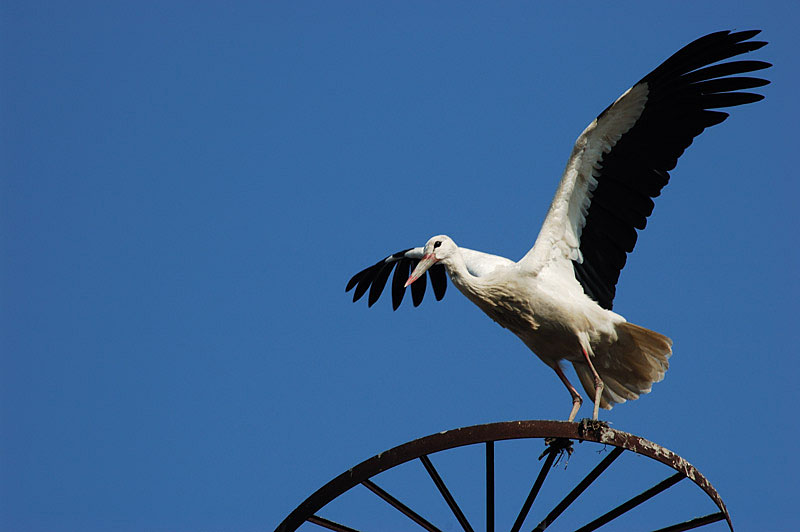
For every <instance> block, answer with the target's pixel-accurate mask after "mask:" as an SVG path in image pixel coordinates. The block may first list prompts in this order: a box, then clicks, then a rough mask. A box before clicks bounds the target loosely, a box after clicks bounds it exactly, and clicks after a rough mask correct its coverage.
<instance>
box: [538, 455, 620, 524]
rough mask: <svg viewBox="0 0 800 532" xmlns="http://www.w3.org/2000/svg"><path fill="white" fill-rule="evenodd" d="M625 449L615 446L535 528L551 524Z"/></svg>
mask: <svg viewBox="0 0 800 532" xmlns="http://www.w3.org/2000/svg"><path fill="white" fill-rule="evenodd" d="M624 450H625V449H623V448H622V447H614V450H613V451H611V452H610V453H608V456H606V457H605V458H603V460H602V461H601V462H600V463H599V464H597V465H596V466H595V468H594V469H592V470H591V472H589V474H588V475H586V477H584V479H583V480H581V481H580V482H579V483H578V485H577V486H575V487H574V488H573V489H572V491H570V492H569V493H568V494H567V496H566V497H564V498H563V499H562V500H561V502H560V503H558V504H557V505H556V507H555V508H553V510H552V511H551V512H550V513H549V514H547V517H545V518H544V519H543V520H542V522H541V523H539V524H538V525H536V528H535V529H534V530H536V531H540V530H544V529H546V528H547V527H548V526H550V524H552V522H553V521H555V520H556V518H557V517H558V516H559V515H561V514H562V513H563V512H564V510H566V509H567V508H568V507H569V505H570V504H572V503H573V502H575V499H577V498H578V497H579V496H580V494H581V493H583V492H584V490H585V489H586V488H588V487H589V486H590V485H591V484H592V482H594V481H595V480H597V477H599V476H600V475H601V474H602V473H603V471H605V470H606V468H608V466H610V465H611V464H612V462H614V460H616V459H617V457H618V456H619V455H621V454H622V451H624ZM551 456H552V454H551Z"/></svg>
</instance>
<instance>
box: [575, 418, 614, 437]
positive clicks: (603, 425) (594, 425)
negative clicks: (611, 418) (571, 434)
mask: <svg viewBox="0 0 800 532" xmlns="http://www.w3.org/2000/svg"><path fill="white" fill-rule="evenodd" d="M607 428H608V423H607V422H605V421H600V420H599V419H589V418H588V417H587V418H583V419H581V421H580V423H578V435H579V436H581V437H583V436H585V435H586V434H589V433H597V432H599V431H600V430H602V429H607Z"/></svg>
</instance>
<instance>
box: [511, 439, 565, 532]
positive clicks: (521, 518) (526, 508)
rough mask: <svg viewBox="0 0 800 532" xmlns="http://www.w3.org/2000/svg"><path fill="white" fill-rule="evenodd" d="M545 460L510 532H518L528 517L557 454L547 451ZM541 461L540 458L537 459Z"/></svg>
mask: <svg viewBox="0 0 800 532" xmlns="http://www.w3.org/2000/svg"><path fill="white" fill-rule="evenodd" d="M548 451H550V452H547V453H546V454H547V458H545V460H544V464H542V469H540V470H539V475H538V476H537V477H536V481H535V482H534V483H533V486H532V487H531V492H530V493H529V494H528V498H527V499H525V503H524V504H523V505H522V509H521V510H520V511H519V515H518V516H517V520H516V521H514V526H512V527H511V532H519V529H520V528H522V523H523V522H525V518H526V517H528V512H530V510H531V506H533V501H534V500H535V499H536V496H537V495H538V494H539V490H540V489H542V484H544V479H545V478H546V477H547V473H549V472H550V468H551V467H552V466H553V461H554V460H555V459H556V456H558V452H556V451H554V450H552V449H548ZM539 458H540V459H541V457H539Z"/></svg>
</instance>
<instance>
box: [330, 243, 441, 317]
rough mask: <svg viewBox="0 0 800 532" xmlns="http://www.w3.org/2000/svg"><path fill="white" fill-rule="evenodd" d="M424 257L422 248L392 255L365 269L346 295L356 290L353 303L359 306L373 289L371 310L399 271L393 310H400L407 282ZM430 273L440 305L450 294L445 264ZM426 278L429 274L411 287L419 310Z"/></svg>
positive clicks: (370, 294)
mask: <svg viewBox="0 0 800 532" xmlns="http://www.w3.org/2000/svg"><path fill="white" fill-rule="evenodd" d="M422 256H423V252H422V248H410V249H406V250H404V251H398V252H397V253H394V254H393V255H389V256H388V257H386V258H385V259H383V260H381V261H378V262H377V263H375V264H373V265H372V266H370V267H369V268H365V269H363V270H361V271H360V272H358V273H357V274H355V275H354V276H353V277H352V278H351V279H350V281H349V282H348V283H347V287H346V288H345V292H349V291H350V290H352V289H353V287H355V289H356V290H355V292H354V293H353V302H356V301H358V300H359V299H361V297H362V296H363V295H364V294H365V293H366V292H367V289H369V297H368V298H367V305H368V306H370V307H371V306H372V305H373V304H374V303H375V302H376V301H377V300H378V298H379V297H380V296H381V293H383V289H384V288H385V287H386V281H388V279H389V275H390V274H391V273H392V269H393V268H395V270H394V276H393V277H392V308H393V309H394V310H397V307H399V306H400V303H402V301H403V296H404V295H405V293H406V288H405V286H404V285H405V282H406V280H407V279H408V276H409V274H410V273H411V271H412V270H413V269H414V268H415V267H416V266H417V263H418V262H419V260H420V259H421V258H422ZM428 272H429V273H430V277H431V286H433V295H434V296H435V297H436V301H440V300H441V299H442V298H443V297H444V293H445V291H446V290H447V273H446V272H445V269H444V266H442V265H441V264H434V265H433V266H431V267H430V269H429V270H428ZM426 277H427V274H422V276H421V277H420V278H419V279H417V280H416V281H414V283H413V284H412V285H411V301H412V302H413V303H414V306H415V307H416V306H419V304H420V303H422V298H423V297H425V288H426V285H427V281H426Z"/></svg>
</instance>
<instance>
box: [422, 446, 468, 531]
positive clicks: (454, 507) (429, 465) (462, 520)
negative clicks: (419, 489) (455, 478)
mask: <svg viewBox="0 0 800 532" xmlns="http://www.w3.org/2000/svg"><path fill="white" fill-rule="evenodd" d="M419 460H420V462H422V465H424V466H425V470H426V471H427V472H428V474H429V475H430V476H431V480H433V483H434V484H436V487H437V488H438V489H439V493H441V494H442V497H444V500H445V502H446V503H447V506H449V507H450V510H451V511H452V512H453V515H455V516H456V519H458V522H459V524H460V525H461V528H463V529H464V532H475V531H474V530H473V529H472V527H471V526H470V524H469V521H467V518H466V516H464V512H462V511H461V508H459V507H458V504H457V503H456V500H455V499H454V498H453V495H452V494H451V493H450V490H448V489H447V486H446V485H445V483H444V480H442V477H441V476H439V472H438V471H436V468H435V467H433V462H431V459H430V458H428V455H426V454H423V455H422V456H420V457H419Z"/></svg>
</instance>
